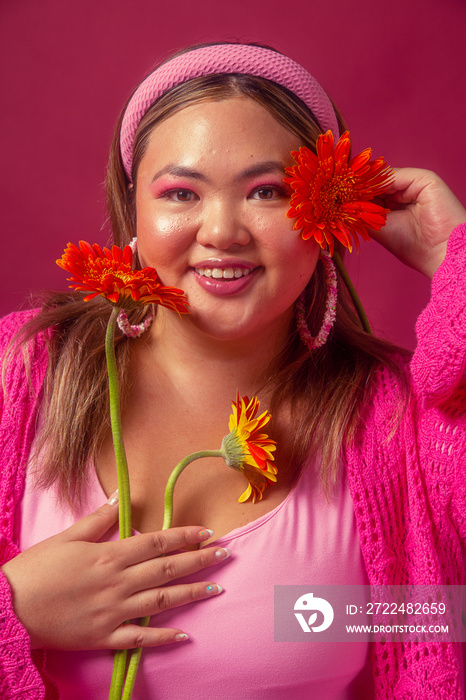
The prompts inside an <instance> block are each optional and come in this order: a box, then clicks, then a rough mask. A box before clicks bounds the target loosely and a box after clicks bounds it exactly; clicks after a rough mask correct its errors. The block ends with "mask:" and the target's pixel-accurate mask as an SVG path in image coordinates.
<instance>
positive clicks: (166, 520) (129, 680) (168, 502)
mask: <svg viewBox="0 0 466 700" xmlns="http://www.w3.org/2000/svg"><path fill="white" fill-rule="evenodd" d="M202 457H222V458H224V457H225V454H224V452H223V451H222V450H202V451H200V452H193V453H192V454H190V455H188V456H187V457H185V458H184V459H182V460H181V462H179V463H178V464H177V465H176V467H175V468H174V470H173V471H172V473H171V474H170V476H169V479H168V481H167V486H166V488H165V508H164V515H163V525H162V530H168V528H170V527H171V525H172V520H173V491H174V488H175V484H176V482H177V479H178V477H179V476H180V474H181V472H182V471H183V469H185V468H186V467H187V466H188V464H191V462H194V461H195V460H196V459H201V458H202ZM149 620H150V616H148V617H143V618H142V619H141V620H140V622H139V624H140V626H141V627H147V625H148V624H149ZM141 654H142V649H133V651H132V652H131V656H130V660H129V665H128V672H127V674H126V681H125V688H124V691H123V697H122V700H130V698H131V695H132V693H133V688H134V683H135V681H136V673H137V671H138V666H139V660H140V658H141ZM110 700H112V698H111V699H110Z"/></svg>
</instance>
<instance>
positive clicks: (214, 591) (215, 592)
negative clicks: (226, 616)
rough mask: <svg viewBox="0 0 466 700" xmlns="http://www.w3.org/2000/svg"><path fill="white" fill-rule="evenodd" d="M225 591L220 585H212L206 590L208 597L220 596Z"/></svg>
mask: <svg viewBox="0 0 466 700" xmlns="http://www.w3.org/2000/svg"><path fill="white" fill-rule="evenodd" d="M222 591H223V588H222V587H221V586H219V585H218V583H214V584H213V585H212V584H210V585H208V586H207V588H206V592H207V595H218V594H219V593H221V592H222Z"/></svg>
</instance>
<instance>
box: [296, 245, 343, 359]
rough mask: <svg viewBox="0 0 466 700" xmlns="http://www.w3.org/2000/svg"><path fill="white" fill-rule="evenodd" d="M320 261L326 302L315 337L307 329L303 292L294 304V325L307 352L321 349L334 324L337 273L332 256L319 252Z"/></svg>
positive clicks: (323, 251) (304, 295)
mask: <svg viewBox="0 0 466 700" xmlns="http://www.w3.org/2000/svg"><path fill="white" fill-rule="evenodd" d="M320 259H321V260H322V263H323V265H324V268H325V279H326V282H327V301H326V303H325V315H324V320H323V321H322V326H321V327H320V330H319V332H318V333H317V335H316V336H315V337H313V336H312V335H311V332H310V330H309V328H308V325H307V321H306V316H307V311H308V310H307V309H306V308H305V297H306V294H305V290H304V291H303V292H302V293H301V295H300V297H299V299H298V301H297V302H296V325H297V327H298V331H299V336H300V338H301V340H302V341H303V343H304V344H305V345H306V346H307V347H308V348H309V350H311V351H312V350H316V349H317V348H320V347H322V345H325V343H326V342H327V339H328V336H329V334H330V331H331V330H332V328H333V325H334V323H335V317H336V312H337V296H338V288H337V271H336V268H335V264H334V262H333V260H332V256H331V255H330V253H329V252H328V250H321V251H320Z"/></svg>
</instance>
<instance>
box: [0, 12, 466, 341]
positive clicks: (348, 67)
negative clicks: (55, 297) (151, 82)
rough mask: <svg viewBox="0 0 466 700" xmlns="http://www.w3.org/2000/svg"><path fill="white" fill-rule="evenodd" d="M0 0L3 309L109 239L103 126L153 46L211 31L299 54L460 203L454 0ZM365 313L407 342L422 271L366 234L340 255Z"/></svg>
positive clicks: (459, 18) (167, 46)
mask: <svg viewBox="0 0 466 700" xmlns="http://www.w3.org/2000/svg"><path fill="white" fill-rule="evenodd" d="M170 8H172V9H169V5H168V3H162V2H157V0H120V1H119V2H115V1H114V0H99V1H98V2H95V0H66V2H63V1H62V0H3V2H2V3H1V6H0V19H1V21H2V41H1V43H0V66H1V78H0V80H1V96H2V129H1V133H0V138H1V143H0V153H1V161H2V168H1V172H0V178H1V184H0V196H1V198H2V205H1V214H0V215H1V223H0V226H1V231H2V243H3V246H2V256H1V276H0V279H1V294H0V312H1V313H2V314H3V313H7V312H9V311H10V310H12V309H15V308H18V307H19V306H20V305H21V304H24V303H25V300H26V298H27V295H28V293H29V292H30V291H31V290H37V289H41V288H64V287H65V278H64V273H63V272H62V271H61V270H59V268H58V267H57V266H56V265H55V264H54V261H55V259H56V258H58V257H60V255H61V253H62V250H63V248H64V247H65V245H66V244H67V242H68V241H73V242H77V241H78V240H79V239H81V238H83V239H85V240H88V241H90V242H99V243H105V242H106V241H107V238H108V231H107V229H106V227H105V213H104V191H103V186H102V182H103V177H104V168H105V162H106V153H107V149H108V145H109V141H110V136H111V132H112V125H113V123H114V122H115V119H116V117H117V115H118V113H119V110H120V107H121V106H122V104H123V102H124V100H125V99H126V97H127V95H128V93H129V92H130V91H131V89H132V88H133V86H134V85H135V84H136V83H137V82H138V80H139V79H140V78H141V77H142V76H143V75H144V74H145V73H146V72H147V71H148V70H149V68H150V67H151V66H152V65H153V64H154V63H155V62H157V61H158V60H159V59H161V58H164V57H166V56H167V55H168V54H169V53H170V52H172V51H173V50H176V49H177V48H180V47H182V46H184V45H187V44H191V43H196V42H203V41H212V40H218V39H239V40H242V41H261V42H265V43H268V44H271V45H273V46H275V47H276V48H277V49H279V50H281V51H283V52H285V53H287V54H289V55H290V56H291V57H293V58H294V59H296V60H297V61H299V62H301V63H302V64H303V65H304V66H306V67H307V68H308V69H309V70H310V72H311V73H313V74H314V75H315V76H316V77H317V79H318V80H319V81H320V82H321V83H322V84H323V86H324V87H325V88H326V89H327V91H328V92H329V93H330V95H331V96H332V97H333V98H334V99H335V101H336V103H337V104H338V105H339V107H340V109H341V110H342V112H343V114H344V115H345V117H346V119H347V121H348V123H349V125H350V128H351V131H352V137H353V143H354V147H355V149H357V150H360V149H362V148H364V147H366V146H372V148H373V149H374V154H375V155H384V156H385V158H386V159H387V160H388V162H389V163H390V164H392V165H396V166H402V165H413V166H418V167H424V168H429V169H432V170H436V171H437V172H438V173H439V174H440V175H441V176H442V177H443V178H444V179H445V180H446V181H447V182H448V184H449V185H450V186H451V187H452V189H453V190H454V191H455V192H456V194H457V195H458V196H459V197H460V199H462V200H463V201H466V191H465V190H466V187H465V184H464V178H463V177H462V164H463V162H464V161H465V160H466V149H465V139H464V136H463V134H464V128H465V124H466V118H465V117H466V114H465V104H466V81H465V78H464V75H463V69H464V37H465V27H466V5H465V3H464V0H378V1H374V0H358V1H357V2H353V1H352V0H294V2H283V0H248V1H246V2H242V1H241V0H240V1H238V0H236V2H223V1H222V0H198V1H196V0H175V2H173V3H170ZM348 267H349V269H350V271H351V274H352V277H353V279H354V281H355V283H356V285H357V287H358V289H359V292H360V294H361V297H362V300H363V302H364V305H365V307H366V309H367V311H368V313H369V316H370V318H371V321H372V323H373V325H374V327H375V328H376V329H377V330H378V331H379V332H381V333H382V334H383V335H385V336H386V337H388V338H390V339H391V340H393V341H395V342H397V343H400V344H403V345H405V346H407V347H413V346H414V322H415V319H416V316H417V315H418V313H419V311H420V310H421V309H422V308H423V306H424V305H425V303H426V301H427V299H428V294H429V283H428V281H427V280H425V279H423V278H422V276H421V275H419V274H418V273H416V272H414V271H412V270H408V269H406V268H404V267H403V266H402V265H401V264H400V263H398V262H397V261H396V260H392V258H391V256H390V255H389V254H388V253H386V252H385V251H384V250H382V249H380V248H379V247H378V246H377V244H375V243H371V244H366V245H364V247H363V250H362V252H361V254H360V256H359V258H357V257H356V256H355V255H353V257H352V259H351V262H350V263H349V264H348Z"/></svg>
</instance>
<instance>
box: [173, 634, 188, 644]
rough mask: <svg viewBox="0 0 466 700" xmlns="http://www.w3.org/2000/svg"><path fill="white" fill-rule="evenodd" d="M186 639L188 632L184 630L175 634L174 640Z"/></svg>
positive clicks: (182, 640) (181, 640)
mask: <svg viewBox="0 0 466 700" xmlns="http://www.w3.org/2000/svg"><path fill="white" fill-rule="evenodd" d="M187 639H189V634H185V633H184V632H182V633H179V634H176V635H175V642H185V641H186V640H187Z"/></svg>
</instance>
